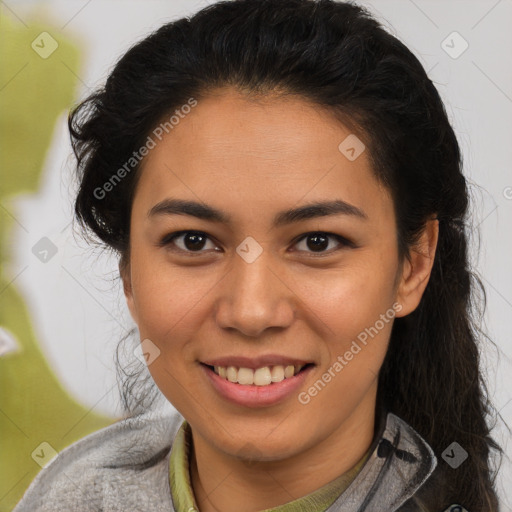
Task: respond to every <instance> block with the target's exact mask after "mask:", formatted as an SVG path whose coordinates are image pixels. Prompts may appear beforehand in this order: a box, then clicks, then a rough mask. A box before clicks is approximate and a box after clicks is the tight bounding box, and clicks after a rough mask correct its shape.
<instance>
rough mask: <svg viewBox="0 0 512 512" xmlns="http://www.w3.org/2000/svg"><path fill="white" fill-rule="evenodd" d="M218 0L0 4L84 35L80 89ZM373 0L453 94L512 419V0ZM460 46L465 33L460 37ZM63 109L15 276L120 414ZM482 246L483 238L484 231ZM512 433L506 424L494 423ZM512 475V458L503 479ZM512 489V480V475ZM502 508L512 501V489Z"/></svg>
mask: <svg viewBox="0 0 512 512" xmlns="http://www.w3.org/2000/svg"><path fill="white" fill-rule="evenodd" d="M208 3H213V2H207V1H202V2H198V1H185V0H172V1H169V0H161V1H147V0H146V1H142V0H140V1H123V2H119V1H116V0H102V1H99V0H96V1H82V2H78V1H70V0H66V1H47V2H24V1H18V2H16V1H11V2H8V7H7V5H6V4H4V5H3V6H2V8H3V12H4V14H5V15H7V16H9V17H11V18H12V20H13V22H15V23H18V22H19V23H21V22H22V21H23V20H24V21H27V22H30V21H31V20H36V21H38V22H41V21H46V22H47V23H48V25H49V26H50V27H56V28H55V29H53V28H52V29H49V30H48V31H49V32H50V33H52V30H54V33H56V35H59V36H67V37H69V38H71V39H73V40H74V41H76V43H77V44H79V45H80V48H81V51H82V52H83V65H82V67H81V68H80V69H74V70H72V71H70V72H73V73H75V74H76V75H77V76H78V77H79V80H80V91H79V95H78V97H77V98H76V99H77V100H78V99H80V98H83V97H85V96H86V95H87V94H88V93H89V92H90V91H91V89H93V88H94V87H95V86H97V85H99V84H100V83H102V81H104V80H105V78H106V76H107V75H108V73H109V70H110V69H111V68H112V66H113V64H114V63H115V61H116V60H117V59H118V58H119V57H120V56H121V55H122V54H123V53H124V52H125V51H126V50H127V48H128V47H129V46H131V45H132V44H133V43H134V42H135V41H136V40H137V39H139V38H141V37H143V36H144V35H146V34H147V33H148V32H150V31H151V30H154V29H156V28H158V27H159V26H160V25H162V24H163V23H165V22H167V21H171V20H172V19H175V18H178V17H182V16H184V15H189V14H192V13H194V12H196V11H197V10H198V9H199V8H200V7H202V6H204V5H206V4H208ZM361 3H362V4H364V5H366V6H367V7H369V9H370V10H371V11H373V12H374V13H375V14H376V15H377V17H378V18H379V19H380V20H381V21H382V22H384V23H385V25H386V26H388V27H389V29H390V30H391V31H392V32H393V33H395V34H396V35H397V36H398V37H399V38H400V39H401V40H402V41H403V42H404V43H405V44H406V45H407V46H408V47H409V48H410V49H411V50H412V51H413V52H414V53H415V54H416V55H417V56H418V57H419V58H420V60H421V62H422V63H423V65H424V67H425V69H426V70H427V71H428V73H429V76H430V77H431V79H432V80H433V81H434V83H435V84H436V86H437V88H438V90H439V92H440V94H441V96H442V97H443V99H444V100H445V103H446V107H447V111H448V114H449V116H450V119H451V120H452V122H453V125H454V127H455V130H456V133H457V136H458V138H459V142H460V144H461V147H462V150H463V153H464V162H465V173H466V175H467V176H468V177H469V178H470V180H471V181H472V182H474V183H475V184H476V185H478V187H476V186H475V187H474V188H473V192H474V197H473V199H474V204H473V210H474V225H475V226H478V229H479V230H480V233H481V245H480V251H479V253H478V255H477V252H476V250H475V251H474V253H475V254H474V256H475V258H474V263H475V265H476V268H477V271H478V273H479V274H480V275H481V276H483V282H484V284H485V286H486V289H487V293H488V309H487V313H486V326H485V327H486V329H487V332H488V333H489V334H490V336H491V338H492V339H493V340H494V341H495V342H496V344H497V346H498V350H497V351H496V350H486V351H485V353H484V362H485V363H486V366H487V369H488V372H487V373H488V380H489V385H490V389H491V391H492V394H493V396H494V400H495V403H496V406H497V408H498V409H499V410H500V411H501V414H502V416H503V418H504V420H505V421H506V422H507V423H508V424H509V425H510V424H511V423H512V377H511V376H512V361H511V356H512V343H511V341H510V322H509V319H510V317H511V315H512V264H511V262H512V258H511V254H512V236H511V233H512V229H511V228H512V188H508V187H512V172H511V167H510V166H511V162H512V144H511V135H512V64H511V62H512V60H511V55H512V31H511V30H510V26H511V23H512V1H511V0H500V1H496V0H489V1H484V0H480V1H467V0H451V1H446V0H444V1H442V0H437V1H433V0H431V1H427V0H423V1H420V0H415V1H412V0H395V1H386V0H378V1H377V0H375V1H372V2H361ZM453 31H457V32H458V33H459V34H460V35H461V36H462V37H463V38H464V40H466V41H467V43H468V44H469V47H468V49H467V50H466V51H465V52H464V53H463V54H462V55H461V56H460V57H458V58H457V59H453V58H451V57H450V56H449V55H448V54H447V53H446V52H445V51H444V50H443V48H442V46H441V43H442V41H444V40H445V39H446V38H447V36H449V35H450V34H451V33H452V32H453ZM454 41H455V42H454V43H453V44H455V49H457V45H458V44H460V43H459V42H457V40H456V39H455V40H454ZM66 115H67V112H63V113H62V116H61V118H60V121H59V123H58V125H57V126H56V129H55V133H54V137H53V143H52V148H51V151H50V152H49V153H48V155H47V159H46V163H45V169H44V174H43V181H42V183H43V185H42V188H41V190H40V191H39V193H38V194H37V196H30V197H19V198H18V200H17V201H16V202H15V203H14V204H15V212H14V213H15V215H16V218H17V219H19V222H20V224H22V225H23V226H24V227H25V228H26V231H27V232H26V231H25V230H23V229H21V228H20V229H16V230H14V231H13V239H12V244H13V247H14V249H15V259H14V261H13V262H12V265H11V268H9V274H10V275H11V276H15V275H16V274H18V273H19V272H20V271H21V270H22V269H24V268H25V267H26V268H25V270H24V271H23V272H22V273H21V274H20V275H19V277H18V278H17V280H16V285H17V287H18V289H19V290H20V292H21V293H22V294H23V296H24V298H25V301H26V303H27V305H28V307H29V310H30V314H31V317H32V319H33V322H34V329H35V332H36V334H37V338H38V339H39V340H40V342H41V344H42V347H43V350H44V352H45V354H46V357H47V358H48V360H49V361H50V363H51V365H52V367H53V368H54V370H55V372H56V374H57V375H58V376H59V378H60V379H61V381H62V382H63V384H64V385H65V387H66V388H67V389H68V390H70V392H71V394H72V395H73V396H74V397H75V398H76V399H77V400H78V401H80V402H81V403H83V404H84V405H85V406H86V407H87V408H91V407H94V410H95V411H98V412H103V413H107V414H111V415H116V414H119V412H120V411H119V407H118V404H119V402H118V396H117V390H116V380H115V373H114V365H113V352H114V348H115V346H116V344H117V341H118V340H119V338H120V337H121V336H122V334H123V333H124V332H125V331H126V329H127V328H129V327H131V321H130V319H129V317H128V315H127V312H126V308H125V305H124V299H123V296H122V293H121V292H120V288H119V283H118V281H117V279H116V270H117V268H116V261H115V260H114V259H113V258H111V257H110V258H109V257H108V256H107V255H105V254H101V253H100V252H99V251H94V250H93V249H90V248H89V249H85V248H86V245H85V243H84V242H77V241H76V240H75V239H74V237H73V234H72V230H71V226H70V225H69V224H70V221H71V206H72V195H71V194H72V186H71V180H70V176H71V175H72V166H73V161H72V159H71V158H70V147H69V143H68V134H67V131H66ZM43 236H47V237H49V238H50V239H51V240H52V241H53V242H54V243H55V244H56V245H57V247H58V253H57V255H56V256H55V257H54V258H53V259H52V260H50V261H49V262H48V263H47V264H41V263H40V262H39V261H38V260H37V259H35V258H34V255H33V254H32V252H31V248H32V246H33V245H34V244H35V243H36V242H37V241H38V240H39V239H40V238H41V237H43ZM473 247H474V248H475V249H476V239H475V240H474V245H473ZM496 435H497V436H498V438H499V440H500V441H501V442H502V443H503V445H504V447H505V448H506V450H507V451H508V456H509V457H510V449H511V448H510V447H511V445H510V443H509V444H508V445H506V444H505V437H504V436H505V434H504V429H503V428H501V429H500V430H499V432H496ZM505 482H509V484H510V482H512V471H511V468H510V462H509V461H505V466H504V470H503V472H502V478H501V484H500V485H502V486H503V485H504V484H505ZM508 489H509V492H510V485H509V486H508ZM501 493H502V496H503V499H504V501H503V503H504V505H503V510H512V497H509V498H508V500H507V501H505V492H504V491H503V490H502V491H501Z"/></svg>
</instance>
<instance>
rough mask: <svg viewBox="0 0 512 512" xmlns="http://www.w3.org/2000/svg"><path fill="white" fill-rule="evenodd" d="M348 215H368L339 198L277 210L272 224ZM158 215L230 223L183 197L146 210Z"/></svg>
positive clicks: (219, 213) (227, 217)
mask: <svg viewBox="0 0 512 512" xmlns="http://www.w3.org/2000/svg"><path fill="white" fill-rule="evenodd" d="M340 214H343V215H350V216H353V217H356V218H359V219H362V220H367V219H368V215H367V214H366V213H365V212H364V211H363V210H362V209H360V208H358V207H357V206H354V205H352V204H350V203H347V202H346V201H342V200H341V199H334V200H331V201H320V202H314V203H308V204H305V205H303V206H300V207H298V208H292V209H290V210H284V211H282V212H278V213H277V214H276V215H275V216H274V220H273V226H274V227H280V226H284V225H287V224H292V223H294V222H301V221H304V220H309V219H314V218H317V217H325V216H327V215H340ZM158 215H189V216H191V217H197V218H198V219H203V220H208V221H212V222H220V223H223V224H228V225H230V224H231V222H232V217H231V216H230V215H229V214H227V213H226V212H223V211H222V210H218V209H217V208H214V207H213V206H210V205H207V204H204V203H198V202H196V201H190V200H184V199H164V200H163V201H160V202H159V203H157V204H156V205H155V206H153V207H152V208H151V209H150V210H149V211H148V217H154V216H158Z"/></svg>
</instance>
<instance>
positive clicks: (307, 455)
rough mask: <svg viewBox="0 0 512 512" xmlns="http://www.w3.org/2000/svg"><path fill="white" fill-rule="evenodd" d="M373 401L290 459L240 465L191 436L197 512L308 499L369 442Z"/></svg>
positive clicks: (250, 510) (250, 509)
mask: <svg viewBox="0 0 512 512" xmlns="http://www.w3.org/2000/svg"><path fill="white" fill-rule="evenodd" d="M374 426H375V396H373V400H371V401H368V403H365V402H362V403H361V404H360V405H359V407H358V409H357V410H355V411H353V414H352V415H351V416H350V417H349V418H347V419H346V420H345V421H344V422H343V423H342V424H341V425H339V426H338V428H336V429H335V430H334V431H333V432H332V434H331V435H330V436H329V437H327V438H325V439H323V440H322V441H321V442H320V443H317V444H315V445H313V446H311V447H309V448H307V449H306V450H304V451H302V452H299V453H296V454H295V455H293V456H292V457H289V458H287V459H282V460H273V461H253V460H251V461H248V460H242V459H240V458H239V457H235V456H233V455H231V454H227V453H225V452H222V451H220V450H218V449H216V448H215V447H213V446H212V445H211V443H208V441H207V440H206V439H204V438H203V437H202V436H201V435H199V434H197V433H196V432H195V431H192V439H193V441H192V444H191V456H190V478H191V485H192V488H193V492H194V496H195V500H196V503H197V505H198V507H199V510H200V511H201V512H239V511H240V509H241V508H243V509H244V510H246V511H247V512H257V511H261V510H265V509H268V508H273V507H277V506H279V505H283V504H285V503H288V502H290V501H294V500H296V499H298V498H301V497H303V496H306V495H308V494H311V493H313V492H314V491H316V490H318V489H320V488H321V487H323V486H324V485H326V484H327V483H329V482H331V481H332V480H334V479H336V478H337V477H339V476H340V475H342V474H344V473H346V472H348V471H349V470H350V469H352V468H353V467H354V466H355V465H356V464H357V463H358V462H359V461H360V460H361V458H362V457H363V456H364V454H365V453H366V452H367V451H368V448H369V447H370V445H371V443H372V440H373V437H374Z"/></svg>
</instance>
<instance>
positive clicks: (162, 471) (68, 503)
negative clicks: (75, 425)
mask: <svg viewBox="0 0 512 512" xmlns="http://www.w3.org/2000/svg"><path fill="white" fill-rule="evenodd" d="M182 422H183V417H182V416H181V415H180V414H179V413H178V412H177V411H173V412H171V413H167V414H165V415H156V414H151V415H141V416H137V417H134V418H128V419H125V420H121V421H119V422H117V423H115V424H113V425H111V426H109V427H107V428H104V429H102V430H99V431H98V432H95V433H93V434H91V435H89V436H87V437H85V438H83V439H81V440H80V441H78V442H76V443H74V444H73V445H71V446H69V447H68V448H66V449H65V450H63V451H62V452H60V453H59V454H58V456H57V457H56V458H55V459H54V460H53V461H52V462H51V464H50V465H49V466H47V467H46V468H45V469H43V470H41V472H40V473H39V474H38V475H37V477H36V478H35V479H34V481H33V482H32V484H31V485H30V487H29V488H28V490H27V491H26V493H25V495H24V496H23V498H22V500H21V501H20V502H19V503H18V505H17V506H16V508H15V509H14V511H15V512H25V511H27V512H28V511H30V512H36V511H37V512H47V511H48V512H49V511H52V512H60V511H68V510H75V511H80V512H86V511H93V510H94V511H96V510H112V511H114V510H141V508H140V503H144V504H145V507H146V509H147V510H156V511H157V510H167V511H168V510H170V509H169V507H170V503H171V494H170V486H169V471H168V467H169V466H168V460H169V454H170V449H171V446H172V442H173V440H174V437H175V435H176V433H177V431H178V429H179V427H180V426H181V424H182ZM149 489H150V491H149Z"/></svg>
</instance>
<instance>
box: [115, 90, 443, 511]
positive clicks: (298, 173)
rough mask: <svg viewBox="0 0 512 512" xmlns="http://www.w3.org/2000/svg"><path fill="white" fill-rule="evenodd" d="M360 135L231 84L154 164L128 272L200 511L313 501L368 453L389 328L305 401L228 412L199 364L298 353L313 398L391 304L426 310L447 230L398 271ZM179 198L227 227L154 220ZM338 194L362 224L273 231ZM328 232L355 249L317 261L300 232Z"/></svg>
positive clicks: (434, 230) (197, 112)
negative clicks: (250, 242) (249, 256)
mask: <svg viewBox="0 0 512 512" xmlns="http://www.w3.org/2000/svg"><path fill="white" fill-rule="evenodd" d="M350 133H351V132H350V130H349V129H348V128H347V127H345V126H343V125H342V124H340V122H339V121H337V120H335V119H334V118H333V117H332V116H331V115H330V114H329V113H328V112H327V111H326V110H323V109H321V108H319V107H318V106H316V105H314V104H311V103H309V102H307V101H306V100H304V99H301V98H298V97H287V98H282V97H280V98H279V97H276V96H267V97H265V98H261V99H260V100H258V101H255V100H254V99H248V97H247V96H244V95H242V94H241V93H239V92H237V91H235V90H233V89H228V88H226V89H221V90H218V91H216V92H215V93H212V94H211V95H209V96H208V97H206V98H202V99H200V101H199V103H198V105H197V106H196V107H195V108H194V109H193V110H192V112H191V113H190V114H188V115H187V116H186V117H185V118H184V119H182V120H181V121H180V123H179V124H178V125H177V126H175V128H174V129H173V130H172V131H171V132H169V134H168V135H166V136H165V137H164V138H163V139H162V141H161V142H158V144H157V146H156V147H155V148H154V149H152V150H151V152H150V154H149V155H148V156H147V157H146V159H145V161H144V165H143V168H142V171H141V176H140V180H139V182H138V184H137V188H136V191H135V195H134V200H133V205H132V217H131V228H130V229H131V232H130V237H131V240H130V256H129V262H128V264H127V265H126V266H125V267H123V268H122V269H121V272H122V277H123V283H124V290H125V295H126V299H127V303H128V306H129V308H130V311H131V314H132V316H133V319H134V321H135V322H136V323H137V325H138V327H139V330H140V334H141V339H142V340H144V339H146V338H149V339H150V340H151V341H152V342H153V343H154V344H155V345H156V346H157V347H158V348H159V350H160V351H161V353H160V355H159V357H157V358H156V359H155V361H154V362H152V363H151V364H150V365H149V369H150V372H151V374H152V376H153V378H154V380H155V382H156V384H157V385H158V387H159V388H160V389H161V391H162V392H163V394H164V395H165V396H166V397H167V399H168V400H169V401H170V402H171V403H172V404H173V405H174V406H175V407H176V409H177V410H178V411H179V412H180V413H181V414H182V415H183V416H184V417H185V418H186V419H187V421H188V422H189V424H190V425H191V428H192V437H193V450H192V455H191V461H190V463H191V464H190V473H191V482H192V487H193V490H194V494H195V497H196V501H197V504H198V507H199V509H200V510H201V512H210V511H223V512H235V511H237V512H238V511H239V510H240V506H241V505H243V509H244V510H246V511H258V510H262V509H265V508H270V507H274V506H278V505H281V504H284V503H287V502H289V501H292V500H294V499H297V498H299V497H301V496H305V495H307V494H309V493H311V492H313V491H315V490H316V489H318V488H320V487H322V486H323V485H325V484H326V483H328V482H330V481H331V480H333V479H335V478H336V477H338V476H339V475H340V474H342V473H344V472H346V471H348V470H349V469H351V468H352V467H353V466H354V465H355V464H356V463H357V462H358V461H359V460H360V458H361V457H362V456H363V455H364V454H365V452H366V451H367V449H368V447H369V446H370V444H371V441H372V438H373V435H374V423H375V413H374V410H375V404H376V392H377V375H378V371H379V368H380V367H381V365H382V362H383V359H384V356H385V354H386V350H387V346H388V340H389V336H390V332H391V327H392V321H391V322H389V323H387V324H385V326H384V328H383V329H381V330H380V331H379V333H378V335H376V336H375V337H374V338H373V339H371V341H370V342H369V343H368V345H367V346H366V347H364V348H363V349H362V350H361V351H360V352H359V353H358V354H357V355H356V356H354V358H353V359H352V360H351V361H350V362H349V364H347V366H345V367H344V368H343V371H341V372H339V373H337V374H336V377H335V378H333V379H332V380H331V382H330V383H329V384H328V385H326V386H325V388H324V389H323V390H322V391H321V392H320V393H318V395H317V396H315V397H314V398H312V399H311V401H310V402H309V403H308V404H307V405H303V404H301V403H300V402H299V401H298V399H297V394H295V393H294V394H292V396H291V397H289V398H287V399H286V400H284V401H283V402H281V403H279V404H277V405H274V406H270V407H264V408H260V409H251V408H247V407H243V406H239V405H235V404H232V403H229V402H227V401H226V400H225V399H224V398H222V397H221V396H219V395H218V394H217V392H216V391H215V390H214V389H213V388H212V386H211V384H210V383H209V381H208V379H207V378H206V377H205V375H203V371H202V368H201V367H200V366H199V361H204V360H207V359H211V358H214V357H221V356H228V355H245V356H248V357H255V356H257V355H260V354H266V353H278V354H284V355H289V356H290V357H299V358H301V359H304V360H306V361H312V362H314V363H315V365H316V366H315V368H314V369H313V372H312V373H311V374H310V375H309V376H308V378H307V380H306V382H305V383H304V386H303V387H302V388H301V389H300V390H299V391H307V389H308V388H309V387H310V386H311V385H312V384H313V383H314V382H315V381H317V380H318V379H319V378H320V376H321V375H322V374H323V373H324V372H326V371H327V370H328V369H329V367H331V366H332V365H333V363H334V361H335V360H336V358H337V356H338V355H343V354H344V353H345V352H346V351H347V350H348V349H349V347H350V345H351V343H352V341H353V340H355V339H356V337H357V335H358V334H359V333H361V332H362V331H364V329H365V328H368V327H370V326H373V325H374V324H375V322H376V321H377V320H378V319H379V318H380V315H381V314H384V313H385V312H386V311H387V310H389V309H390V308H391V309H392V308H393V304H394V303H398V304H400V306H401V310H400V312H399V313H397V315H396V316H404V315H407V314H409V313H410V312H411V311H413V310H414V309H415V308H416V307H417V306H418V303H419V301H420V299H421V296H422V293H423V291H424V289H425V287H426V285H427V282H428V278H429V276H430V272H431V268H432V263H433V259H434V254H435V247H436V244H437V235H438V223H437V221H435V220H431V221H429V222H428V223H427V227H426V229H425V231H424V233H423V235H422V236H421V238H420V240H419V242H418V245H417V246H416V247H414V248H411V254H410V259H409V260H407V259H406V260H404V262H403V264H401V262H400V261H399V257H398V251H397V234H396V221H395V215H394V208H393V202H392V199H391V196H390V195H389V193H388V191H387V189H386V188H384V187H383V186H382V185H381V184H380V183H379V182H378V181H377V180H376V179H375V177H374V175H373V173H372V171H371V167H370V163H369V158H368V155H367V151H364V152H363V153H362V154H361V155H360V156H359V157H358V158H357V159H356V160H355V161H349V160H348V159H347V158H346V157H345V156H344V155H343V154H342V153H341V152H340V151H339V150H338V145H339V144H340V143H341V142H342V141H343V140H344V139H345V138H346V137H347V135H349V134H350ZM171 197H172V198H180V199H189V200H195V201H201V202H204V203H207V204H209V205H212V206H214V207H216V208H218V209H222V210H223V211H225V212H226V213H227V214H230V215H231V216H232V218H233V221H232V225H224V224H221V223H218V222H212V221H207V220H201V219H197V218H195V217H191V216H185V215H154V216H149V215H148V212H149V210H151V208H152V207H154V206H155V205H156V204H157V203H159V202H160V201H162V200H165V199H167V198H171ZM328 199H342V200H343V201H346V202H348V203H350V204H352V205H354V206H356V207H357V208H360V209H362V210H363V211H364V212H365V213H366V216H367V218H366V219H360V218H357V217H355V216H351V215H345V214H337V215H332V216H323V217H318V218H315V219H309V220H304V221H301V222H298V223H294V224H290V225H286V226H281V227H278V228H274V227H273V226H272V219H273V217H274V215H275V214H276V213H277V212H280V211H282V210H285V209H288V208H293V207H298V206H301V205H303V204H306V203H308V202H312V201H320V200H328ZM180 230H196V231H201V232H203V233H205V234H206V235H207V236H208V237H209V238H207V239H206V240H205V241H204V243H203V245H202V246H201V245H200V244H199V245H197V243H196V245H194V243H193V241H192V243H190V240H188V245H186V244H187V240H186V238H185V237H183V236H182V237H180V238H178V239H177V240H174V244H173V243H169V244H167V245H166V246H162V245H159V242H160V241H161V239H162V238H163V237H164V236H165V235H168V234H169V233H173V232H175V231H180ZM318 231H320V232H323V233H326V234H327V233H333V234H337V235H340V236H343V237H345V238H347V239H348V240H350V241H351V242H353V244H355V246H350V245H342V244H341V243H340V242H338V241H337V240H336V238H329V239H328V241H329V242H328V246H326V247H324V248H320V249H318V250H316V251H315V246H314V244H311V243H309V244H308V238H307V237H306V238H303V237H302V236H303V235H304V234H306V233H310V232H318ZM247 236H251V237H252V238H254V239H255V240H256V241H257V242H258V243H259V244H260V246H261V248H262V250H263V252H262V253H261V255H260V256H259V257H258V258H257V259H256V260H255V261H254V262H252V263H250V264H249V263H247V262H246V261H245V260H244V259H242V258H241V257H240V256H239V255H238V254H237V252H236V248H237V247H238V246H239V245H240V244H241V242H242V241H243V240H244V239H245V238H246V237H247ZM194 247H196V249H194ZM216 248H217V250H215V249H216ZM180 249H181V251H180ZM187 249H188V252H186V251H187ZM319 254H320V256H318V255H319Z"/></svg>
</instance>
